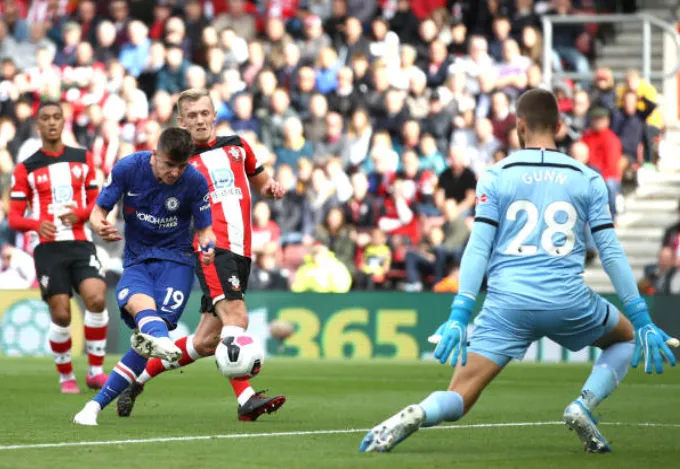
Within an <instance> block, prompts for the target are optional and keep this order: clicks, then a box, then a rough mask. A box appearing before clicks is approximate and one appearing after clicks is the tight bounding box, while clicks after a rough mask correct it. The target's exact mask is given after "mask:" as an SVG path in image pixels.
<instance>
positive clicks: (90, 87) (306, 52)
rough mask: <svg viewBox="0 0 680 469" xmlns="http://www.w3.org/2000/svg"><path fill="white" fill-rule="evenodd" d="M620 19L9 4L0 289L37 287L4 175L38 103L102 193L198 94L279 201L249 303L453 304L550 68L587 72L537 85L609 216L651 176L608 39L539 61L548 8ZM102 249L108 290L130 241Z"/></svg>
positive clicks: (597, 36) (559, 1)
mask: <svg viewBox="0 0 680 469" xmlns="http://www.w3.org/2000/svg"><path fill="white" fill-rule="evenodd" d="M611 11H623V12H632V11H635V2H634V1H623V2H617V1H611V0H609V1H607V0H602V1H593V0H590V1H588V0H581V1H576V0H574V1H571V0H552V1H534V0H256V1H248V0H212V1H210V0H176V1H168V0H166V1H163V0H159V1H146V0H143V1H134V0H130V1H124V0H113V1H101V0H97V1H89V0H85V1H67V0H35V1H29V0H24V1H22V0H0V18H1V19H0V194H2V201H1V203H0V246H1V245H4V246H5V247H4V248H3V250H2V265H1V267H0V285H1V287H0V288H18V287H21V286H29V285H31V284H32V283H33V282H34V281H35V279H34V277H35V274H34V273H33V271H32V268H31V263H32V261H31V257H30V254H31V245H32V241H31V239H30V236H23V235H21V236H19V235H17V234H15V233H12V232H11V231H10V230H9V228H8V226H7V221H6V213H7V208H8V193H9V184H10V179H11V173H12V169H13V167H14V165H15V164H17V163H18V162H21V161H22V160H24V159H25V158H27V157H28V156H30V155H31V154H32V153H33V152H35V151H36V150H37V149H38V148H39V147H40V140H39V139H38V138H37V135H36V133H35V132H36V131H35V126H34V116H35V111H36V109H37V106H38V104H39V102H40V100H41V99H56V100H59V101H61V102H62V103H63V107H64V109H65V112H66V117H67V129H66V131H65V133H64V136H63V138H64V141H65V143H66V144H68V145H73V146H80V147H84V148H87V149H89V150H91V152H92V153H93V155H94V158H95V161H96V165H97V169H98V172H99V178H100V180H104V178H105V177H106V176H107V175H108V173H109V172H110V171H111V168H112V166H113V165H114V164H115V163H116V161H118V160H119V159H121V158H124V157H125V156H126V155H128V154H130V153H132V152H134V151H136V150H147V149H152V148H154V146H155V144H156V141H157V139H158V136H159V134H160V132H161V131H162V129H164V128H165V127H167V126H172V125H176V124H177V117H176V111H175V99H176V97H177V95H178V94H179V93H180V92H181V91H182V90H184V89H187V88H192V87H196V88H207V89H208V90H209V91H210V93H211V96H212V98H213V100H214V103H215V107H216V109H217V116H218V121H217V133H218V135H230V134H234V133H236V134H239V135H241V136H243V137H244V138H245V139H247V140H248V142H249V143H250V144H251V146H253V148H254V150H255V152H256V155H257V156H258V159H259V160H260V161H261V162H262V163H263V164H264V165H265V166H266V167H268V168H269V169H270V170H271V172H272V174H274V176H275V178H276V179H277V180H278V181H279V182H281V183H282V184H283V185H284V186H285V187H286V188H287V190H288V192H287V193H286V195H285V197H284V198H283V199H282V200H280V201H275V202H271V201H256V202H255V204H254V208H253V230H254V233H253V238H252V239H253V248H254V252H255V253H256V254H255V262H254V264H253V266H254V267H253V272H252V276H251V280H250V285H249V288H250V289H251V290H257V289H270V290H275V289H292V290H293V291H319V292H344V291H347V290H349V289H350V288H354V289H392V288H400V289H403V290H406V291H421V290H423V289H433V290H435V291H442V292H455V291H456V290H457V287H458V279H457V272H458V269H457V266H458V263H459V261H460V256H461V254H462V251H463V248H464V246H465V243H466V241H467V238H468V234H469V230H470V227H471V222H472V216H473V215H474V205H475V186H476V181H477V178H478V177H479V176H480V174H481V173H482V172H483V171H484V170H485V168H487V167H488V166H489V165H491V164H493V163H494V162H497V161H499V160H501V159H503V158H505V157H506V156H508V155H509V154H511V153H513V152H514V151H517V150H518V149H519V140H518V138H517V134H516V132H515V129H514V126H515V115H514V103H515V101H516V98H517V97H518V95H519V94H520V93H522V92H523V91H524V90H527V89H531V88H534V87H538V86H542V85H545V84H544V83H543V76H542V68H543V67H544V66H550V67H552V68H553V69H554V70H556V71H565V70H566V71H578V72H593V74H594V79H593V80H584V81H578V82H573V81H568V80H565V81H562V80H561V81H558V82H555V83H551V84H548V85H549V86H551V87H552V89H554V91H555V92H556V94H557V96H558V100H559V106H560V110H561V112H562V117H563V125H562V127H561V129H560V131H559V133H558V135H557V139H558V145H559V149H560V150H562V151H564V152H567V153H570V154H571V155H572V156H573V157H574V158H575V159H577V160H579V161H581V162H583V163H586V164H589V165H590V166H592V167H593V168H595V169H596V170H598V171H599V172H601V173H602V176H603V177H604V179H605V181H606V183H607V186H608V187H609V190H610V206H611V209H612V213H614V214H616V213H617V209H618V210H619V211H620V210H621V209H622V204H621V194H622V191H625V190H626V188H627V187H634V185H635V173H636V171H637V169H638V168H639V167H640V166H641V165H654V164H655V162H656V159H657V150H656V149H657V145H656V143H657V141H658V139H659V138H660V136H661V135H662V134H663V130H664V123H663V120H662V117H661V112H660V110H659V108H658V105H659V103H658V98H657V95H656V90H655V89H654V88H653V87H652V85H651V84H649V83H647V82H645V81H644V80H642V79H641V78H640V74H639V72H638V71H636V70H630V71H629V72H628V73H627V74H626V77H625V79H624V80H621V81H620V82H619V83H615V81H614V78H613V74H612V72H611V70H609V69H606V68H599V69H594V68H593V66H592V63H593V59H594V58H596V56H597V49H598V45H599V44H602V43H604V42H606V41H608V40H609V39H610V38H611V35H612V34H613V31H612V30H610V29H608V28H606V27H604V26H601V25H597V24H592V25H586V26H581V25H571V24H565V25H556V26H555V27H554V40H553V46H554V47H553V51H552V54H551V55H550V64H543V63H542V61H543V58H544V56H543V53H542V51H543V41H542V31H541V21H540V15H541V14H544V13H551V14H558V15H569V14H573V13H575V12H587V13H597V12H611ZM119 223H120V220H119ZM678 232H680V229H679V228H677V227H676V228H675V231H673V233H672V234H671V235H669V236H668V239H667V244H668V249H666V250H664V251H662V252H666V253H667V254H668V252H667V251H670V254H668V256H670V261H668V262H670V263H671V264H672V265H675V262H674V259H675V258H676V257H677V255H676V253H677V251H678V241H677V240H678V238H679V236H678ZM96 242H97V243H98V244H100V253H101V257H102V261H103V263H104V265H105V266H106V268H107V270H108V272H109V275H112V276H114V277H115V275H116V274H117V273H119V272H120V270H121V269H122V265H121V259H120V258H121V253H122V246H121V245H120V243H118V244H114V245H103V243H100V242H99V240H96ZM589 250H591V251H592V246H589ZM589 257H592V255H590V256H589ZM660 262H661V261H660ZM668 262H666V264H668ZM666 264H664V265H666ZM649 273H650V275H652V273H653V272H651V271H650V272H649ZM654 275H656V277H655V279H656V280H653V281H651V283H654V284H656V283H659V284H661V283H663V282H670V281H669V280H659V278H662V279H666V277H668V275H667V274H666V273H664V272H662V273H659V272H657V273H656V274H654ZM677 282H680V277H679V278H678V279H677V281H676V283H677ZM670 283H673V282H670ZM670 283H669V284H670ZM677 287H678V289H679V290H680V285H678V286H677ZM669 288H670V287H669Z"/></svg>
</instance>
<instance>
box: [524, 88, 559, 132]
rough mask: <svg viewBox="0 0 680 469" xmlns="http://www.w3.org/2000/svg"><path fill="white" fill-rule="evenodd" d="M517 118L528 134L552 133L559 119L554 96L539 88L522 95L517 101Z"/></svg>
mask: <svg viewBox="0 0 680 469" xmlns="http://www.w3.org/2000/svg"><path fill="white" fill-rule="evenodd" d="M517 117H518V118H519V119H523V120H524V122H525V123H526V125H527V129H528V130H529V131H530V132H554V131H555V129H556V128H557V123H558V122H559V119H560V112H559V110H558V108H557V99H555V95H554V94H553V93H552V92H550V91H548V90H544V89H541V88H535V89H533V90H529V91H527V92H525V93H523V94H522V95H521V96H520V97H519V99H518V100H517Z"/></svg>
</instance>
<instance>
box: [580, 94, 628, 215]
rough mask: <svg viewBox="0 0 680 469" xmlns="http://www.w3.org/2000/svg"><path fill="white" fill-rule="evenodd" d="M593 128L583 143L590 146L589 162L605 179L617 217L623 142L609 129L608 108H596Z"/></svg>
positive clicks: (592, 115)
mask: <svg viewBox="0 0 680 469" xmlns="http://www.w3.org/2000/svg"><path fill="white" fill-rule="evenodd" d="M590 118H591V120H592V126H593V127H592V128H591V129H587V130H586V131H585V132H584V134H583V138H582V141H583V143H585V144H586V145H588V155H589V159H588V162H589V164H590V165H591V166H593V167H594V168H596V169H597V170H598V171H599V172H600V173H601V174H602V177H603V178H604V182H605V183H606V184H607V189H608V191H609V208H610V210H611V214H612V217H614V216H615V215H616V198H617V196H618V195H619V193H620V192H621V157H622V150H621V140H619V137H617V136H616V134H615V133H614V132H613V131H612V130H611V129H610V128H609V123H610V118H609V110H608V109H607V108H604V107H601V108H594V109H593V110H592V111H591V113H590Z"/></svg>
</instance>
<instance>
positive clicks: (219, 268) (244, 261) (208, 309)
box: [196, 248, 251, 313]
mask: <svg viewBox="0 0 680 469" xmlns="http://www.w3.org/2000/svg"><path fill="white" fill-rule="evenodd" d="M250 262H251V260H250V258H248V257H244V256H239V255H238V254H234V253H233V252H231V251H227V250H226V249H219V248H218V249H215V260H214V261H213V263H212V264H210V265H205V264H204V263H203V262H201V256H200V254H196V275H197V276H198V281H199V282H200V284H201V289H202V290H203V297H202V298H201V311H202V312H204V313H214V312H215V303H217V302H218V301H220V300H242V299H243V297H244V295H245V293H246V290H247V289H248V277H249V276H250Z"/></svg>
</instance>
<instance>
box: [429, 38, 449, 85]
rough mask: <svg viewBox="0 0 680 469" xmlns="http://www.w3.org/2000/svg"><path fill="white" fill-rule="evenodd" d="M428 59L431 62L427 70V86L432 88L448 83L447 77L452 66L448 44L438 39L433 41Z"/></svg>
mask: <svg viewBox="0 0 680 469" xmlns="http://www.w3.org/2000/svg"><path fill="white" fill-rule="evenodd" d="M428 59H429V61H428V63H427V66H426V68H425V76H426V78H427V86H428V87H430V88H436V87H438V86H442V85H443V84H444V82H445V81H446V76H447V73H448V70H449V67H450V66H451V61H450V60H449V53H448V51H447V50H446V44H444V43H443V42H442V41H440V40H438V39H436V40H434V41H432V43H431V44H430V50H429V54H428Z"/></svg>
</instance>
